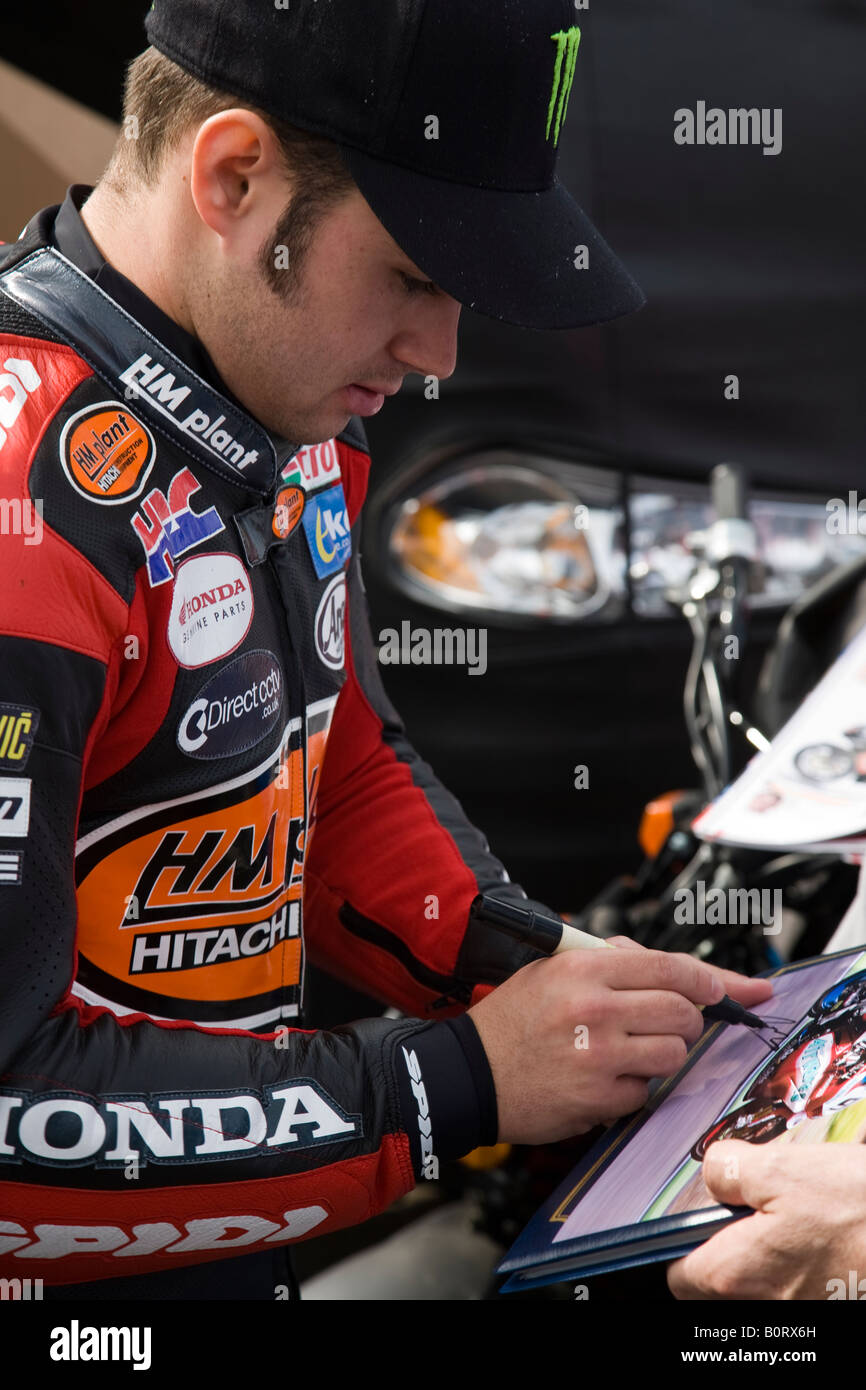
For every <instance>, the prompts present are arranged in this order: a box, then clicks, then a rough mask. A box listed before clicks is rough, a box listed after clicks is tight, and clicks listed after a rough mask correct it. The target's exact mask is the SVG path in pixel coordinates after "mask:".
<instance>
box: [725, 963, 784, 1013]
mask: <svg viewBox="0 0 866 1390" xmlns="http://www.w3.org/2000/svg"><path fill="white" fill-rule="evenodd" d="M718 973H719V974H720V975H721V977H722V982H723V984H724V986H725V993H726V994H729V995H730V996H731V998H732V999H736V1000H737V1002H738V1003H739V1004H745V1006H746V1008H748V1007H749V1005H750V1004H763V1002H764V1000H765V999H771V998H772V997H773V982H772V980H750V979H749V977H748V975H739V974H737V972H736V971H735V970H720V971H719V972H718Z"/></svg>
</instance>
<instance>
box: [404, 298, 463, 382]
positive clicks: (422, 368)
mask: <svg viewBox="0 0 866 1390" xmlns="http://www.w3.org/2000/svg"><path fill="white" fill-rule="evenodd" d="M461 307H462V306H461V305H460V304H459V303H458V301H457V300H456V299H452V298H451V296H450V295H444V294H443V295H438V296H437V297H436V299H435V300H434V301H433V302H432V303H430V304H429V305H426V304H425V305H424V309H425V313H424V315H423V316H418V318H417V319H413V322H412V325H411V327H407V328H404V329H403V330H402V331H401V332H400V333H399V334H398V335H397V336H396V338H395V339H394V341H393V342H392V344H391V352H392V354H393V355H394V356H395V357H396V358H398V359H399V361H400V362H402V363H403V365H404V367H405V368H406V370H407V371H410V372H420V374H421V375H422V376H435V377H437V378H438V379H439V380H440V381H444V380H446V378H447V377H449V376H452V375H453V374H454V369H455V367H456V366H457V327H458V324H459V322H460V310H461Z"/></svg>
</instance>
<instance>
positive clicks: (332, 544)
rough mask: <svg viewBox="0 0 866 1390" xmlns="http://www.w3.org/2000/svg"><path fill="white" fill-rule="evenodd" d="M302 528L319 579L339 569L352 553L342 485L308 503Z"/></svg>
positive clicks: (319, 494)
mask: <svg viewBox="0 0 866 1390" xmlns="http://www.w3.org/2000/svg"><path fill="white" fill-rule="evenodd" d="M303 524H304V534H305V535H306V537H307V545H308V546H309V547H310V554H311V556H312V557H313V566H314V568H315V571H316V574H317V575H318V576H319V578H320V579H324V578H325V577H326V575H329V574H334V573H335V572H336V571H337V570H340V569H342V568H343V565H344V564H345V562H346V560H347V559H348V558H349V556H350V555H351V553H352V528H351V526H350V525H349V513H348V511H347V509H346V499H345V497H344V496H343V487H342V484H341V483H338V484H337V486H336V487H330V488H328V490H327V492H319V493H316V494H315V495H314V496H313V497H311V498H310V499H309V501H308V502H307V505H306V507H305V509H304V515H303Z"/></svg>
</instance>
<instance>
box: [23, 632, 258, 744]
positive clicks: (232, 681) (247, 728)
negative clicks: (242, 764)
mask: <svg viewBox="0 0 866 1390" xmlns="http://www.w3.org/2000/svg"><path fill="white" fill-rule="evenodd" d="M282 700H283V673H282V670H281V667H280V664H279V661H278V660H277V658H276V656H275V655H274V654H273V652H269V651H254V652H245V653H244V654H243V656H239V657H236V658H235V660H234V661H231V662H229V664H228V666H225V667H224V668H223V670H222V671H220V672H218V674H217V675H215V676H212V677H211V679H210V680H209V681H208V682H207V683H206V684H205V685H203V686H202V688H201V690H200V691H199V694H198V696H197V698H196V699H195V700H193V702H192V704H191V705H190V706H189V707H188V709H187V710H186V712H185V713H184V715H183V716H182V718H181V721H180V723H179V725H178V729H177V742H178V747H179V748H180V750H181V752H183V753H186V754H187V756H188V757H190V758H225V757H228V756H229V755H230V754H232V753H244V752H246V751H247V749H249V748H254V747H255V745H256V744H257V743H260V742H261V741H262V739H263V738H265V736H266V735H267V734H268V733H270V731H271V729H273V727H274V725H275V724H276V722H277V720H278V719H279V717H280V709H281V707H282ZM0 708H2V707H0Z"/></svg>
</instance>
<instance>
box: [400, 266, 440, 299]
mask: <svg viewBox="0 0 866 1390" xmlns="http://www.w3.org/2000/svg"><path fill="white" fill-rule="evenodd" d="M400 279H401V280H402V281H403V285H404V287H405V289H406V293H407V294H438V292H439V290H438V286H437V285H436V284H435V283H434V282H433V281H432V280H419V279H418V277H417V276H415V275H407V274H406V273H405V272H404V271H402V270H401V272H400Z"/></svg>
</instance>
